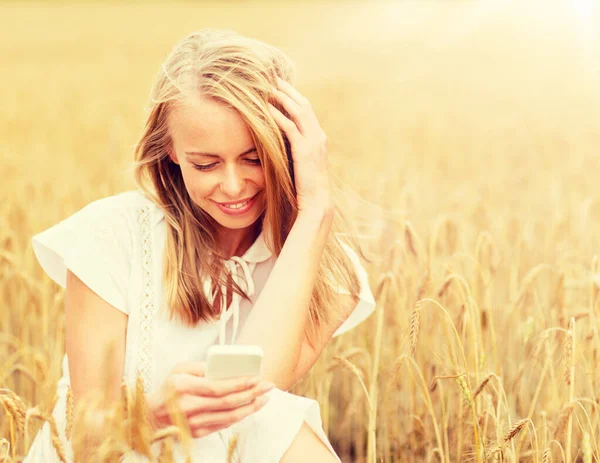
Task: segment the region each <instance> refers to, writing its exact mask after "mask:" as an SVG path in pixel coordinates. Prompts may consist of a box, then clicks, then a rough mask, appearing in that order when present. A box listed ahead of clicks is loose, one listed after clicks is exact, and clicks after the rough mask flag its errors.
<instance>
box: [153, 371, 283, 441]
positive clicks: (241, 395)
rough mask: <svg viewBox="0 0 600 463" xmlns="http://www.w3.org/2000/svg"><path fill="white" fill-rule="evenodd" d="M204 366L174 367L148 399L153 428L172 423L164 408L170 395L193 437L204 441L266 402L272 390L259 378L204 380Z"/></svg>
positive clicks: (269, 384)
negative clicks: (211, 434)
mask: <svg viewBox="0 0 600 463" xmlns="http://www.w3.org/2000/svg"><path fill="white" fill-rule="evenodd" d="M205 371H206V364H205V363H204V362H188V363H181V364H179V365H177V366H176V367H175V368H174V369H173V370H172V371H171V372H170V373H169V375H168V376H167V378H166V380H165V382H164V383H163V385H162V386H161V388H160V389H159V390H157V391H154V392H153V393H150V394H149V395H148V397H147V402H148V407H149V409H150V412H151V413H150V414H151V417H150V418H151V420H152V421H153V423H152V424H153V426H154V428H158V429H159V428H163V427H166V426H169V425H171V424H173V423H172V421H171V418H170V416H169V412H168V407H167V398H168V397H169V394H175V403H176V404H177V405H178V406H179V408H180V410H181V412H182V413H183V415H184V416H185V417H186V419H187V422H188V425H189V428H190V431H191V434H192V437H194V438H197V437H203V436H206V435H207V434H210V433H212V432H215V431H219V430H221V429H225V428H227V427H229V426H231V425H232V424H234V423H237V422H238V421H240V420H242V419H243V418H245V417H247V416H248V415H251V414H252V413H254V412H256V411H258V410H260V409H261V408H262V407H263V406H264V405H265V403H266V402H267V399H268V397H267V396H266V395H264V394H265V393H266V392H267V391H269V390H271V389H272V388H273V387H274V384H272V383H269V382H261V381H259V378H250V377H241V378H233V379H220V380H209V379H206V378H205V377H204V374H205Z"/></svg>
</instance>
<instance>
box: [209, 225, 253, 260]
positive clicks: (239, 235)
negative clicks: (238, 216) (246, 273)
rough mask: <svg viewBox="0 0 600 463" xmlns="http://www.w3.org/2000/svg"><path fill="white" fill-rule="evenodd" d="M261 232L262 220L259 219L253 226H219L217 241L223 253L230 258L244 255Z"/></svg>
mask: <svg viewBox="0 0 600 463" xmlns="http://www.w3.org/2000/svg"><path fill="white" fill-rule="evenodd" d="M260 232H261V224H260V220H257V221H256V222H255V223H253V224H252V225H251V226H249V227H247V228H242V229H239V230H232V229H231V228H224V227H219V228H217V235H216V241H217V246H218V249H219V251H220V252H221V254H222V255H223V256H224V257H225V258H226V259H230V258H231V257H233V256H243V255H244V253H245V252H246V251H247V250H248V249H249V248H250V246H252V243H254V241H255V240H256V238H257V237H258V235H260Z"/></svg>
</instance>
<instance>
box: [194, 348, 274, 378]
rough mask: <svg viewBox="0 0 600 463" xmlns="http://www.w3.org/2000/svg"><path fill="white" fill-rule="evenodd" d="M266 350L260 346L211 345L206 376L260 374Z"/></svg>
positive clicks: (207, 357) (235, 376)
mask: <svg viewBox="0 0 600 463" xmlns="http://www.w3.org/2000/svg"><path fill="white" fill-rule="evenodd" d="M264 355H265V354H264V352H263V350H262V348H261V347H260V346H245V345H237V344H231V345H225V346H219V345H215V346H210V347H209V348H208V353H207V356H206V378H207V379H227V378H237V377H240V376H260V372H261V370H260V369H261V364H262V359H263V357H264Z"/></svg>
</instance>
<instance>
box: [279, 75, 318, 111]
mask: <svg viewBox="0 0 600 463" xmlns="http://www.w3.org/2000/svg"><path fill="white" fill-rule="evenodd" d="M276 81H277V88H279V90H281V91H282V92H284V93H285V94H287V95H288V96H289V97H290V98H291V99H292V100H294V101H295V102H296V104H298V105H300V106H310V101H308V98H306V97H305V96H304V95H302V93H300V92H299V91H298V90H296V88H295V87H294V86H293V85H292V84H290V83H289V82H286V81H285V80H283V79H281V78H280V77H276Z"/></svg>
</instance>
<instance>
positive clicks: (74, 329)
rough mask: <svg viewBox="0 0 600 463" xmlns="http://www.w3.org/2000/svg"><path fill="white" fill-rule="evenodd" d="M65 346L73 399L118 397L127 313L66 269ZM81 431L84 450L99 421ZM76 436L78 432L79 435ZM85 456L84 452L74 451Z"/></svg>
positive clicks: (95, 435)
mask: <svg viewBox="0 0 600 463" xmlns="http://www.w3.org/2000/svg"><path fill="white" fill-rule="evenodd" d="M65 311H66V348H67V358H68V361H69V377H70V382H71V391H72V393H73V399H74V402H75V404H77V403H78V402H79V401H80V400H81V399H82V398H89V397H91V396H92V395H93V394H95V393H98V394H104V393H106V394H107V395H106V396H105V397H106V399H107V400H108V401H109V403H108V404H106V408H107V409H108V407H109V406H110V403H111V402H112V401H114V400H117V399H118V398H119V390H120V384H121V379H122V377H123V369H124V363H125V337H126V332H127V318H128V317H127V315H126V314H124V313H123V312H121V311H119V310H118V309H116V308H115V307H113V306H112V305H110V304H109V303H107V302H106V301H104V299H102V298H101V297H100V296H98V295H97V294H96V293H94V292H93V291H92V290H91V289H90V288H89V287H88V286H86V285H85V283H83V282H82V281H81V280H80V279H79V278H78V277H77V276H75V274H73V273H72V272H71V271H70V270H67V292H66V295H65ZM110 347H113V351H112V354H113V355H112V356H111V357H110V362H109V363H108V364H106V363H105V361H106V359H107V355H106V353H107V352H108V349H109V348H110ZM77 431H82V432H83V433H84V434H83V438H84V439H85V440H86V445H85V446H84V447H83V448H85V449H86V451H92V449H93V446H94V444H95V443H97V442H98V441H99V440H100V439H101V437H100V436H101V434H102V424H101V421H100V422H98V421H94V422H91V421H90V422H87V423H86V426H85V430H77V429H74V432H77ZM78 437H79V436H78ZM77 457H78V458H79V459H83V460H85V459H87V457H88V456H87V454H84V455H77Z"/></svg>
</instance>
